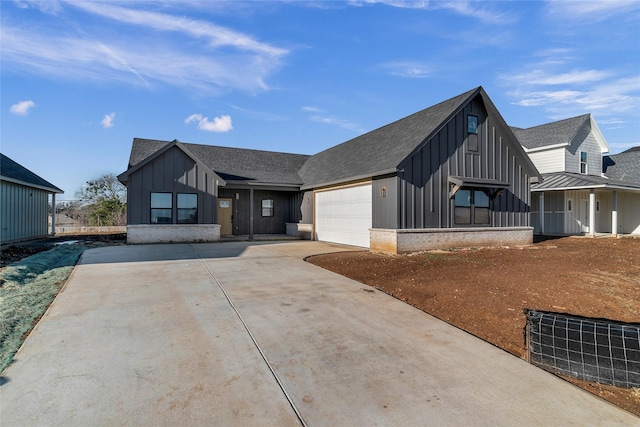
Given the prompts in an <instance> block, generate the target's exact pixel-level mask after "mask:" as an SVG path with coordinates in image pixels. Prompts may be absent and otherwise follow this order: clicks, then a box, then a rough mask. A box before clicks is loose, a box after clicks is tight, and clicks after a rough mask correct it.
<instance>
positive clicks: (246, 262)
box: [0, 242, 640, 426]
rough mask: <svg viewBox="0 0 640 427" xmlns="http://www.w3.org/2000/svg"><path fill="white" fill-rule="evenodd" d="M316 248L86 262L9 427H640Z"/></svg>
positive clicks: (33, 347)
mask: <svg viewBox="0 0 640 427" xmlns="http://www.w3.org/2000/svg"><path fill="white" fill-rule="evenodd" d="M349 249H350V248H347V247H342V246H338V245H329V244H324V243H319V242H285V243H273V242H258V243H249V242H230V243H217V244H215V243H214V244H194V245H187V244H183V245H178V244H176V245H154V246H121V247H107V248H100V249H93V250H90V251H87V252H85V254H84V255H83V257H82V259H81V263H80V264H79V265H78V267H77V268H76V270H75V271H74V273H73V275H72V276H71V278H70V280H69V282H68V283H67V285H66V287H65V288H64V290H63V292H62V293H60V295H59V296H58V298H57V299H56V301H55V302H54V303H53V305H52V306H51V308H50V309H49V311H48V312H47V314H46V315H45V316H44V318H43V319H42V321H41V322H40V323H39V324H38V326H37V327H36V328H35V329H34V331H33V333H32V334H31V335H30V336H29V338H28V339H27V340H26V342H25V344H24V346H23V347H22V349H21V350H20V351H19V352H18V353H17V355H16V362H15V363H14V364H12V365H11V366H9V368H7V370H6V371H5V372H4V373H3V377H2V382H1V384H2V385H0V425H2V426H44V425H47V426H119V425H122V426H124V425H127V426H129V425H148V426H161V425H184V426H190V425H191V426H197V425H215V426H253V425H260V426H268V425H273V426H295V425H304V424H306V425H310V426H347V425H348V426H370V425H388V426H423V425H434V426H442V425H445V426H461V425H474V426H481V425H491V426H500V425H505V426H512V425H544V426H552V425H557V426H569V425H576V426H585V425H607V426H614V425H626V426H628V425H634V424H635V425H637V424H638V423H640V419H638V418H637V417H634V416H633V415H631V414H629V413H627V412H625V411H623V410H621V409H619V408H616V407H614V406H612V405H610V404H608V403H606V402H604V401H601V400H599V399H598V398H596V397H594V396H592V395H590V394H588V393H586V392H584V391H582V390H580V389H578V388H576V387H574V386H572V385H570V384H568V383H566V382H564V381H562V380H560V379H558V378H556V377H554V376H553V375H550V374H548V373H545V372H543V371H541V370H539V369H537V368H535V367H533V366H531V365H528V364H527V363H525V362H524V361H522V360H519V359H517V358H515V357H513V356H511V355H509V354H507V353H505V352H503V351H501V350H499V349H497V348H495V347H493V346H491V345H490V344H487V343H485V342H483V341H481V340H479V339H476V338H474V337H472V336H470V335H468V334H466V333H464V332H462V331H460V330H458V329H456V328H454V327H451V326H449V325H447V324H445V323H443V322H441V321H438V320H436V319H434V318H433V317H431V316H429V315H427V314H424V313H422V312H420V311H419V310H416V309H414V308H412V307H410V306H408V305H406V304H404V303H402V302H400V301H397V300H395V299H394V298H391V297H389V296H387V295H385V294H383V293H381V292H378V291H376V290H374V289H372V288H370V287H368V286H365V285H363V284H361V283H358V282H355V281H352V280H349V279H346V278H343V277H341V276H338V275H336V274H333V273H331V272H328V271H325V270H322V269H320V268H318V267H315V266H313V265H310V264H308V263H306V262H304V261H303V260H302V258H304V257H305V256H307V255H311V254H315V253H326V252H333V251H342V250H349Z"/></svg>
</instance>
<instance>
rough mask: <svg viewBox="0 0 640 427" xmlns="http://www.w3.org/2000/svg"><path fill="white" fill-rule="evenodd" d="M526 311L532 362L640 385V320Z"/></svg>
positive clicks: (561, 371) (602, 379) (605, 380)
mask: <svg viewBox="0 0 640 427" xmlns="http://www.w3.org/2000/svg"><path fill="white" fill-rule="evenodd" d="M524 313H525V315H526V316H527V325H526V328H525V333H526V340H527V345H528V349H529V362H530V363H532V364H534V365H536V366H539V367H541V368H543V369H545V370H548V371H550V372H553V373H558V374H563V375H568V376H572V377H575V378H578V379H580V380H585V381H592V382H597V383H600V384H608V385H614V386H617V387H626V388H631V387H640V323H622V322H615V321H610V320H606V319H589V318H584V317H578V316H569V315H566V314H560V313H552V312H544V311H536V310H529V309H525V310H524Z"/></svg>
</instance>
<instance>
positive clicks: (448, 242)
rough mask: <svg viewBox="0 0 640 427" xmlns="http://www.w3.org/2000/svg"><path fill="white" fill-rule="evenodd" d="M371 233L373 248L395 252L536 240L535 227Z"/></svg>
mask: <svg viewBox="0 0 640 427" xmlns="http://www.w3.org/2000/svg"><path fill="white" fill-rule="evenodd" d="M370 235H371V251H374V252H386V253H392V254H401V253H407V252H418V251H426V250H434V249H450V248H465V247H466V248H469V247H474V246H525V245H530V244H531V243H533V227H487V228H424V229H415V230H389V229H382V228H372V229H371V230H370Z"/></svg>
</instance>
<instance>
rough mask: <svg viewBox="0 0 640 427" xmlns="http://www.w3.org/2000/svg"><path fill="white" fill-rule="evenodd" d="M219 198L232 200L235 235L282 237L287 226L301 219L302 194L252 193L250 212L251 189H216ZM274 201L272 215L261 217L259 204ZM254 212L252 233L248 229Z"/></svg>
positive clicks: (264, 191)
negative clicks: (271, 235) (278, 235)
mask: <svg viewBox="0 0 640 427" xmlns="http://www.w3.org/2000/svg"><path fill="white" fill-rule="evenodd" d="M218 191H219V197H220V198H228V199H231V206H232V209H233V216H232V218H231V226H232V229H233V234H234V235H240V236H241V235H249V234H285V233H286V223H288V222H289V223H291V222H293V223H297V222H299V221H300V220H301V218H302V214H301V205H302V194H301V193H299V192H284V191H275V190H257V189H256V190H254V191H253V210H251V209H250V206H249V203H250V190H249V189H243V188H227V187H220V188H219V190H218ZM263 200H272V201H273V216H263V215H262V201H263ZM251 212H253V230H251V218H250V215H251Z"/></svg>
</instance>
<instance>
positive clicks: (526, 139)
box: [511, 114, 591, 150]
mask: <svg viewBox="0 0 640 427" xmlns="http://www.w3.org/2000/svg"><path fill="white" fill-rule="evenodd" d="M590 119H591V114H583V115H582V116H577V117H572V118H570V119H565V120H559V121H557V122H552V123H547V124H544V125H540V126H534V127H530V128H526V129H522V128H517V127H511V130H512V131H513V133H514V134H515V135H516V137H517V138H518V140H519V141H520V144H522V146H523V147H525V148H527V149H529V150H530V149H533V148H540V147H547V146H550V145H557V144H569V143H571V140H572V139H573V137H574V136H575V135H576V134H577V133H578V130H579V129H580V128H581V127H582V126H583V125H584V124H585V123H586V122H587V121H589V120H590Z"/></svg>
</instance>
